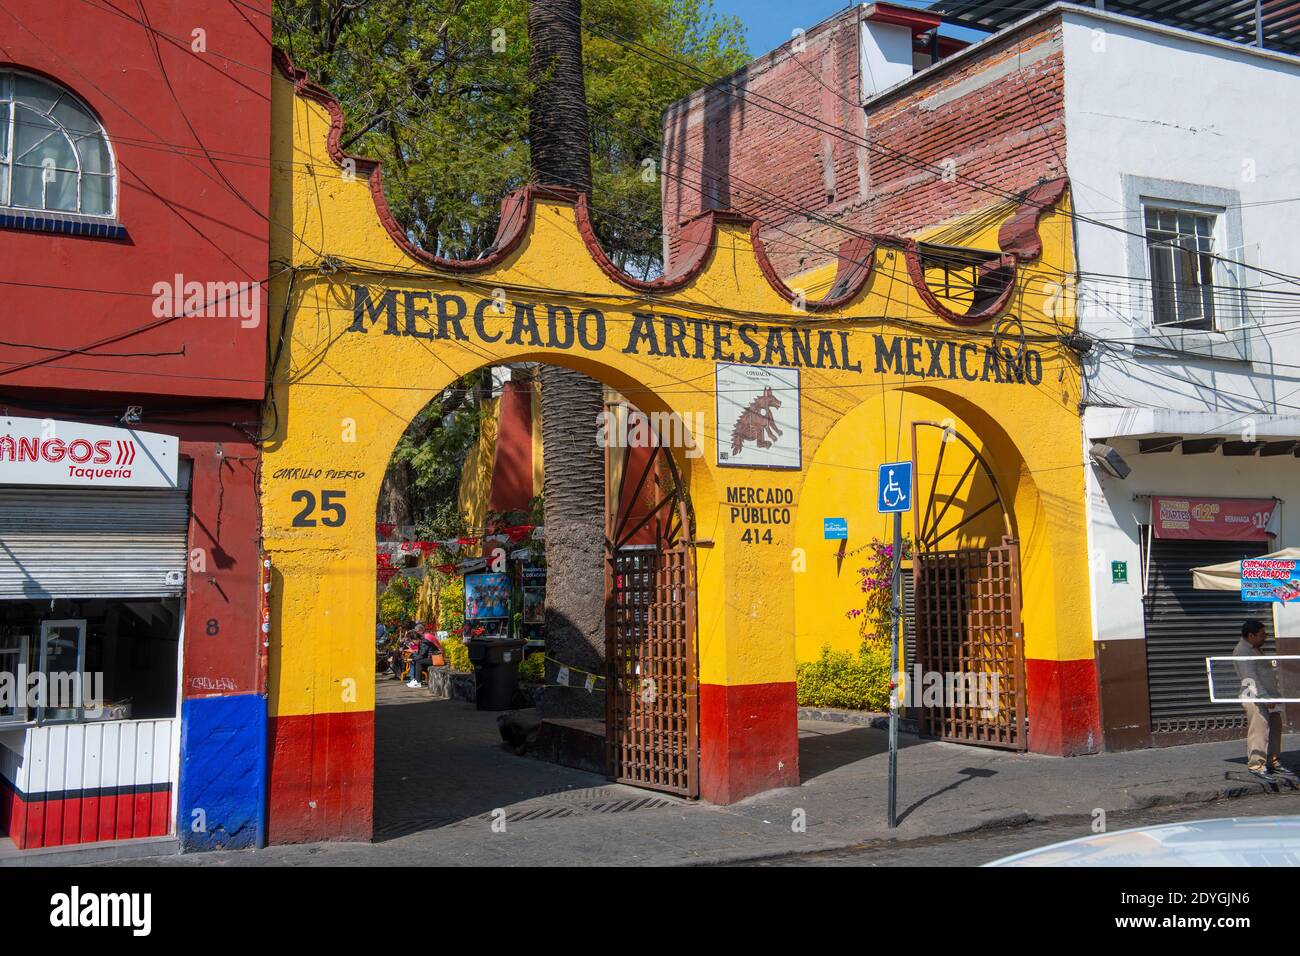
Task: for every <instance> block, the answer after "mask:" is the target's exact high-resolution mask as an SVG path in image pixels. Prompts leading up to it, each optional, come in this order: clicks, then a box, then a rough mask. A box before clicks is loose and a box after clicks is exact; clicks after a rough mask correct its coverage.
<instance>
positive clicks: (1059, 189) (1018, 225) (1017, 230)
mask: <svg viewBox="0 0 1300 956" xmlns="http://www.w3.org/2000/svg"><path fill="white" fill-rule="evenodd" d="M1069 185H1070V181H1069V179H1067V178H1065V177H1064V176H1062V177H1061V178H1060V179H1049V180H1047V181H1046V182H1043V183H1039V184H1038V185H1037V186H1035V187H1034V188H1033V189H1031V190H1029V192H1027V193H1025V197H1024V198H1023V199H1021V200H1020V208H1018V209H1017V210H1016V211H1015V213H1014V215H1012V217H1011V218H1010V219H1008V220H1007V221H1006V222H1004V223H1003V224H1002V228H1001V229H999V230H998V248H999V249H1001V250H1002V251H1003V252H1009V253H1011V254H1013V255H1014V256H1015V257H1016V258H1017V259H1018V260H1020V261H1021V262H1029V261H1030V260H1031V259H1037V258H1038V257H1039V256H1040V255H1042V254H1043V239H1042V237H1041V236H1039V235H1038V220H1039V219H1041V218H1042V217H1043V213H1045V212H1047V210H1049V209H1051V208H1052V207H1053V206H1055V205H1056V204H1057V203H1058V202H1060V201H1061V197H1062V196H1064V195H1065V190H1066V188H1067V187H1068V186H1069Z"/></svg>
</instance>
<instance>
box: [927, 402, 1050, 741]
mask: <svg viewBox="0 0 1300 956" xmlns="http://www.w3.org/2000/svg"><path fill="white" fill-rule="evenodd" d="M922 428H935V429H940V430H941V431H942V432H943V438H942V440H941V441H940V443H939V454H938V455H937V459H936V461H935V462H934V466H933V474H932V478H931V480H930V488H929V492H928V494H927V495H926V497H925V499H924V500H921V499H920V498H919V497H914V501H915V507H914V508H913V509H912V510H913V520H914V522H915V524H914V529H915V540H914V543H913V555H912V583H913V595H914V596H913V600H914V601H915V631H916V638H915V639H916V663H917V665H918V667H919V670H920V671H921V673H922V675H925V676H924V677H923V679H922V680H921V681H920V682H919V683H920V686H917V683H918V682H917V681H915V680H914V681H913V687H912V692H911V695H910V696H911V697H912V699H911V700H910V701H909V703H910V704H911V706H912V707H914V708H915V713H916V714H917V715H918V716H919V718H920V727H921V732H922V733H925V734H931V735H933V736H936V737H940V738H942V739H944V740H952V741H956V742H958V743H966V744H981V745H984V746H989V747H1006V748H1009V749H1013V750H1025V749H1026V748H1027V746H1028V734H1027V732H1026V720H1025V661H1024V636H1023V631H1022V627H1021V615H1020V611H1021V603H1020V595H1021V589H1020V543H1019V541H1018V540H1017V539H1016V536H1015V529H1014V522H1013V519H1012V515H1011V513H1010V511H1008V510H1007V507H1006V503H1005V502H1004V501H1003V498H1002V492H1001V489H1000V488H999V487H998V483H997V478H996V476H995V475H994V474H993V471H992V469H991V468H989V465H988V462H987V461H986V460H985V459H984V457H983V456H982V455H981V454H980V453H979V452H978V451H977V450H976V449H975V446H974V445H972V444H971V443H970V442H969V441H968V440H967V439H966V438H965V437H963V436H962V435H960V434H959V433H957V431H956V430H954V429H953V428H952V427H951V426H946V425H942V424H940V423H938V422H914V423H913V424H912V448H913V456H916V455H917V450H918V449H919V448H920V443H919V442H918V440H917V438H918V435H919V430H920V429H922ZM945 457H947V458H949V459H950V462H951V463H956V464H960V461H961V459H962V458H966V459H967V461H966V464H965V467H964V469H963V470H962V471H961V475H960V477H959V478H958V479H957V481H956V483H955V484H954V485H953V486H952V487H950V488H945V489H940V487H939V478H940V475H941V473H942V470H943V464H944V459H945ZM913 472H914V473H915V474H916V476H917V477H916V482H917V484H918V486H919V485H920V484H921V482H922V478H921V476H922V474H923V472H922V470H921V468H920V465H919V463H916V462H915V461H914V465H913ZM981 477H982V478H983V479H984V480H985V481H986V482H987V483H988V485H989V490H988V492H986V493H987V494H988V495H989V498H988V500H987V501H983V502H982V503H981V501H980V498H979V493H977V479H978V478H981ZM918 490H919V488H918ZM963 496H967V497H963ZM970 496H975V497H974V500H968V498H969V497H970ZM958 501H960V502H961V505H960V506H959V511H958V512H957V513H954V514H953V516H952V517H951V518H950V519H949V518H948V515H949V511H950V510H951V508H952V506H953V504H954V503H955V502H958ZM993 508H998V509H1000V511H1001V516H1002V524H1003V527H1004V529H1005V534H1004V535H1003V537H1002V539H1001V543H1000V544H998V545H996V546H992V547H983V548H954V547H953V546H952V545H953V544H955V543H956V540H957V538H956V535H957V532H958V531H960V530H961V529H962V528H965V527H968V526H969V525H970V524H971V522H973V521H974V520H975V519H976V518H978V517H979V516H980V515H982V514H984V513H985V512H987V511H990V510H991V509H993ZM945 519H948V523H946V524H945ZM945 543H947V545H948V546H947V548H945V547H943V546H944V544H945ZM931 674H937V675H939V679H938V684H939V686H938V687H935V686H934V684H933V683H931V684H930V687H929V689H927V686H926V684H927V681H933V680H934V678H930V677H929V676H928V675H931ZM936 690H937V691H938V695H937V696H938V699H937V701H936V699H935V696H936V695H935V691H936Z"/></svg>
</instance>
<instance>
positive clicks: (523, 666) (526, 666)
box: [519, 651, 546, 684]
mask: <svg viewBox="0 0 1300 956" xmlns="http://www.w3.org/2000/svg"><path fill="white" fill-rule="evenodd" d="M545 682H546V655H545V654H543V653H541V652H540V651H539V652H537V653H535V654H528V655H526V656H525V657H524V659H523V661H522V662H521V663H520V665H519V683H521V684H543V683H545Z"/></svg>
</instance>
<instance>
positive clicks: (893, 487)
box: [880, 468, 907, 508]
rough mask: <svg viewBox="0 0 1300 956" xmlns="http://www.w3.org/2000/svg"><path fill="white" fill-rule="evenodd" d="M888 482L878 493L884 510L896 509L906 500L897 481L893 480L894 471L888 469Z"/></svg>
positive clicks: (904, 493)
mask: <svg viewBox="0 0 1300 956" xmlns="http://www.w3.org/2000/svg"><path fill="white" fill-rule="evenodd" d="M888 474H889V481H888V483H887V484H886V485H885V487H884V488H883V489H882V490H881V492H880V498H881V500H882V501H884V503H885V507H886V508H896V507H898V506H899V505H901V504H902V503H903V502H904V501H906V500H907V492H905V491H904V490H903V489H902V488H901V487H899V484H898V482H897V481H895V480H894V469H892V468H890V469H889V472H888Z"/></svg>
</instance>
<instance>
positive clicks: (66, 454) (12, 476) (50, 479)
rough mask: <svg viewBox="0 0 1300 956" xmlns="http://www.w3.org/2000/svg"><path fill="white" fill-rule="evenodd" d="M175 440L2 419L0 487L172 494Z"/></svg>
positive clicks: (119, 430)
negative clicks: (138, 490) (148, 490)
mask: <svg viewBox="0 0 1300 956" xmlns="http://www.w3.org/2000/svg"><path fill="white" fill-rule="evenodd" d="M177 446H178V442H177V439H176V437H175V436H173V435H159V434H157V433H155V432H138V431H133V430H131V429H127V428H110V427H107V426H104V425H86V424H83V423H81V422H65V421H56V420H55V419H51V418H10V417H5V418H2V419H0V484H5V485H64V486H67V485H72V486H82V487H86V486H90V487H112V488H175V487H176V481H177Z"/></svg>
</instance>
